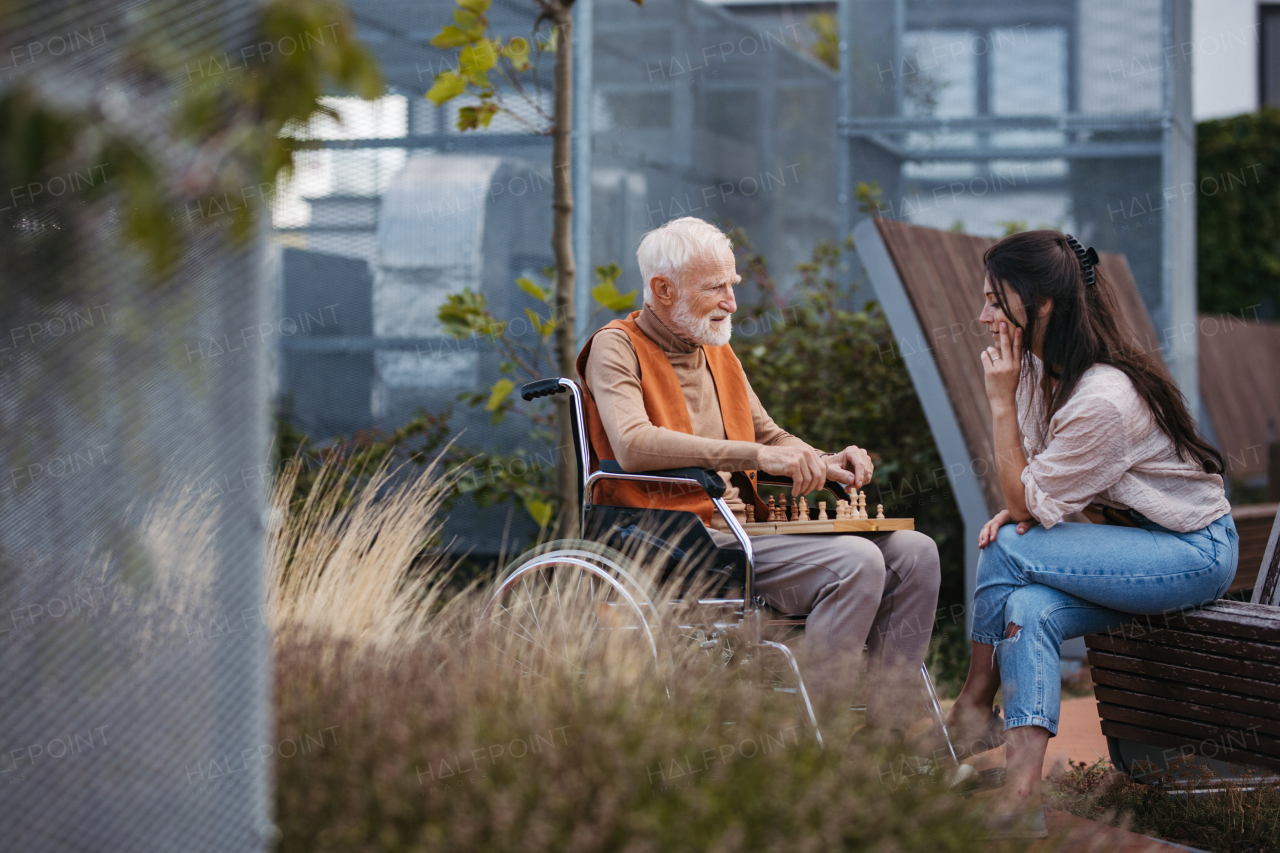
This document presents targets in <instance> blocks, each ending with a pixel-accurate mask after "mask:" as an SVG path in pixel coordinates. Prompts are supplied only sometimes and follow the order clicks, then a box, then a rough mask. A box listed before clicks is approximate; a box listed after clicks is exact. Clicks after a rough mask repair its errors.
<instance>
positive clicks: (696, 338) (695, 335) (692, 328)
mask: <svg viewBox="0 0 1280 853" xmlns="http://www.w3.org/2000/svg"><path fill="white" fill-rule="evenodd" d="M718 313H719V312H718V311H715V312H712V313H711V314H707V315H706V316H704V317H695V316H694V315H693V311H692V310H690V308H689V303H688V301H687V300H685V299H684V298H683V297H681V298H679V299H677V300H676V304H675V306H674V307H673V308H672V309H671V322H672V323H674V324H675V325H676V326H678V327H679V328H678V329H677V331H679V332H680V334H682V335H683V336H684V337H685V338H687V339H688V340H690V341H693V342H694V343H695V344H699V345H701V346H704V347H719V346H724V345H725V344H727V343H729V338H731V337H733V320H731V319H729V318H728V317H726V318H725V320H724V322H723V323H712V322H711V317H712V316H713V315H714V314H718Z"/></svg>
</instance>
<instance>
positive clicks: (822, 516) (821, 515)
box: [818, 501, 830, 521]
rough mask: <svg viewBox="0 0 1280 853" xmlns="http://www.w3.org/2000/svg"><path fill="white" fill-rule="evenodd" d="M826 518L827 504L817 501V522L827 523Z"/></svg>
mask: <svg viewBox="0 0 1280 853" xmlns="http://www.w3.org/2000/svg"><path fill="white" fill-rule="evenodd" d="M829 520H830V519H828V518H827V502H826V501H818V521H829Z"/></svg>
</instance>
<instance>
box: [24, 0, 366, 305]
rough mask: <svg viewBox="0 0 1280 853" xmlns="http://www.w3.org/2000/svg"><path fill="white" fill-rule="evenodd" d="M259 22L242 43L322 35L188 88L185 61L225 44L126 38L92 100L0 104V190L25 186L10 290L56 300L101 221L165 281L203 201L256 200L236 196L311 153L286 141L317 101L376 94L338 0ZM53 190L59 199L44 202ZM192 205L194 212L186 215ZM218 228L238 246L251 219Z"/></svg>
mask: <svg viewBox="0 0 1280 853" xmlns="http://www.w3.org/2000/svg"><path fill="white" fill-rule="evenodd" d="M259 15H260V17H259V20H258V24H257V27H256V32H255V33H254V34H253V36H252V37H251V38H250V39H249V40H248V42H249V43H256V44H261V43H267V44H269V45H270V44H275V43H278V42H280V41H281V40H282V39H286V38H296V37H298V35H299V34H300V33H309V32H323V33H326V34H331V36H332V37H329V36H328V35H327V36H326V37H325V38H324V39H322V40H318V41H316V40H312V41H311V42H309V44H308V49H306V50H295V51H294V52H293V53H291V54H285V53H284V52H283V51H280V50H274V51H268V52H263V53H262V54H260V55H259V58H258V60H255V62H254V66H253V68H252V69H251V71H250V72H245V73H240V74H232V73H228V72H227V70H225V69H223V70H220V71H218V72H217V73H215V74H212V75H210V76H205V74H204V72H203V71H202V72H201V79H200V81H199V84H198V85H189V84H190V83H191V79H190V77H191V71H190V68H191V64H192V63H193V62H194V63H195V64H197V65H202V60H203V59H204V58H205V57H206V56H210V57H212V56H221V57H224V58H225V56H226V54H225V53H224V51H225V50H226V48H227V46H226V45H224V44H220V43H209V44H204V45H199V46H195V47H193V46H192V45H190V44H189V43H184V44H183V47H182V51H181V53H179V51H178V49H177V48H176V47H175V46H174V43H172V42H170V41H165V40H156V39H151V40H150V41H148V40H145V39H142V38H137V39H135V42H136V44H137V45H138V47H136V49H134V50H131V51H129V52H127V54H126V55H122V58H121V63H122V67H121V69H120V71H119V81H117V82H116V84H115V85H114V86H108V87H106V88H105V89H104V91H103V92H101V93H100V94H101V96H100V97H94V98H92V99H88V100H82V101H79V102H77V101H76V100H75V99H74V97H67V96H64V94H63V93H59V94H58V95H57V96H55V95H54V94H52V92H53V91H54V90H55V89H56V88H57V83H58V81H57V80H56V79H36V77H35V76H34V75H33V76H32V78H31V79H29V80H27V81H24V82H22V83H19V84H18V85H16V86H14V87H12V88H10V89H9V90H8V91H6V92H5V93H4V94H3V95H2V96H0V185H3V186H6V187H14V188H20V189H23V190H24V192H21V193H19V195H20V196H22V198H15V199H14V201H16V202H18V204H17V205H16V206H17V208H18V209H17V211H16V212H15V213H14V214H11V215H10V216H9V217H7V218H5V219H4V220H0V228H3V229H4V234H3V237H4V239H0V246H2V247H3V248H0V253H3V254H0V262H3V264H4V267H5V269H6V272H7V274H8V278H9V279H10V281H11V282H12V281H21V282H22V283H23V284H25V285H27V289H28V290H31V291H33V293H34V294H36V295H43V296H45V297H49V296H51V295H54V296H56V294H50V293H49V292H48V289H49V287H50V286H51V285H50V283H51V282H56V281H59V280H60V279H61V278H63V276H60V275H59V273H60V272H65V271H66V270H67V269H68V268H69V264H70V263H72V261H74V259H75V257H76V252H75V247H76V246H77V245H80V244H81V241H82V240H83V239H84V238H85V237H86V236H88V235H89V234H90V233H92V232H93V231H94V230H95V229H96V228H98V227H99V225H100V224H101V223H103V222H108V223H112V224H113V225H114V226H115V228H114V230H116V231H118V233H119V234H120V236H121V237H122V238H123V239H124V240H125V241H126V242H127V243H129V244H130V245H133V246H135V247H136V248H138V249H139V250H141V251H142V253H143V254H144V255H145V257H146V258H147V260H148V261H149V265H150V269H151V272H152V273H153V274H154V275H155V276H156V277H163V276H165V275H167V274H169V273H172V272H173V271H174V270H175V269H176V267H177V265H178V264H179V263H180V262H181V260H182V258H183V256H184V252H185V248H186V246H187V244H188V243H189V242H190V240H191V238H192V236H193V232H194V231H195V230H196V226H198V225H202V224H208V223H207V222H205V221H204V220H205V219H206V217H205V216H204V208H205V203H206V202H211V201H213V200H217V199H228V198H229V199H235V200H243V202H244V203H246V204H248V205H249V206H250V207H252V208H257V207H259V206H260V205H262V204H263V203H265V198H264V197H261V196H262V195H263V194H261V193H246V192H245V190H246V189H256V188H260V187H264V186H266V187H270V186H273V185H274V182H275V181H276V180H277V177H278V175H279V174H287V173H288V170H289V168H290V166H291V165H292V162H293V155H294V152H295V151H297V150H298V149H299V148H302V147H308V146H309V145H310V143H306V142H300V141H298V140H296V139H294V138H293V137H292V135H291V133H292V132H294V131H296V130H298V129H300V128H302V127H303V126H304V125H305V124H306V122H307V121H308V120H309V119H310V118H311V117H312V116H314V115H317V114H328V115H333V111H332V110H331V109H329V108H327V107H324V106H323V105H321V104H320V100H319V99H320V98H321V96H322V95H332V94H337V93H340V92H346V93H353V94H356V95H359V96H361V97H364V98H377V97H381V96H382V95H383V93H384V88H383V84H382V77H381V73H380V72H379V70H378V66H377V63H376V62H375V60H374V58H373V56H372V54H371V53H369V52H368V51H367V50H366V49H365V48H364V47H363V46H362V45H360V43H359V42H357V41H356V39H355V28H354V24H353V23H352V21H351V16H350V14H349V13H348V11H347V9H346V7H345V5H343V4H342V3H341V2H338V0H269V2H266V3H264V4H262V6H261V11H260V13H259ZM143 17H145V16H143ZM138 20H141V18H139V19H138ZM0 41H3V39H2V38H0ZM193 57H198V60H197V59H194V58H193ZM209 61H210V64H211V67H212V63H214V62H216V60H215V59H212V58H211V59H210V60H209ZM219 67H220V66H219ZM184 77H185V78H187V79H185V80H184V79H183V78H184ZM126 80H127V81H128V82H127V83H126V82H124V81H126ZM104 82H111V81H109V80H108V81H104ZM175 94H176V96H177V104H176V107H175V106H174V100H173V95H175ZM57 181H63V182H64V183H59V184H56V186H57V187H64V186H65V189H64V190H63V191H62V192H58V193H55V192H53V189H52V188H53V187H54V186H55V184H54V182H57ZM197 205H199V208H200V210H201V216H200V217H193V216H192V215H191V214H190V211H191V210H192V209H193V208H194V207H195V206H197ZM227 221H229V222H230V223H231V225H232V227H231V228H230V229H228V230H229V231H230V232H231V234H232V236H233V237H241V238H242V237H243V236H245V235H246V234H248V233H249V232H250V230H251V229H252V227H253V222H254V217H252V216H241V217H229V218H228V220H227Z"/></svg>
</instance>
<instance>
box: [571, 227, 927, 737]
mask: <svg viewBox="0 0 1280 853" xmlns="http://www.w3.org/2000/svg"><path fill="white" fill-rule="evenodd" d="M637 256H638V260H639V263H640V274H641V276H642V277H643V278H644V307H643V309H642V310H640V311H637V312H634V313H632V314H631V315H630V316H629V317H627V318H626V319H623V320H615V321H613V322H612V323H609V324H608V325H607V326H605V327H604V328H603V329H601V330H600V331H598V332H597V333H596V334H595V335H593V336H592V337H591V339H590V340H588V341H587V343H586V345H585V346H584V347H583V349H582V352H581V353H580V354H579V356H578V362H577V364H578V372H579V374H580V375H581V376H582V379H583V382H584V385H585V388H586V392H587V393H586V410H587V411H586V415H587V430H588V432H589V434H590V436H591V442H592V446H593V450H594V453H595V455H596V456H597V458H600V459H608V458H613V459H615V460H616V461H617V462H618V464H620V465H621V466H622V467H623V468H624V469H626V470H627V471H633V472H639V471H651V470H656V469H660V468H679V467H685V466H696V467H702V468H713V469H715V470H716V471H720V472H724V473H722V475H721V476H724V477H725V478H726V480H730V477H731V476H732V479H731V480H730V482H731V483H732V485H734V486H736V487H737V488H736V489H734V488H731V489H730V494H729V495H727V497H730V498H736V497H737V496H738V495H739V494H740V495H741V497H742V499H743V500H749V501H752V502H754V503H756V506H757V517H763V516H762V515H760V514H759V513H761V512H762V511H763V505H762V504H760V503H759V499H758V496H757V495H756V494H755V489H754V479H755V472H756V471H757V470H761V471H765V472H768V473H771V474H785V475H787V476H789V477H791V478H792V479H793V481H794V488H793V491H794V492H795V493H796V494H805V493H808V492H811V491H813V490H816V489H820V488H822V486H823V483H824V481H825V480H834V481H837V482H840V483H845V484H848V485H851V486H855V487H861V486H863V485H865V484H866V483H867V482H868V481H870V479H871V474H872V463H871V459H870V457H869V456H868V455H867V452H866V451H865V450H862V449H861V448H859V447H853V446H850V447H846V448H845V449H844V450H841V451H839V452H838V453H823V452H821V451H819V450H816V449H814V448H813V447H810V446H809V445H808V444H806V443H805V442H804V441H802V440H800V439H799V438H796V437H795V436H793V435H790V434H788V433H787V432H786V431H784V430H783V429H781V428H780V427H779V426H778V425H777V424H775V423H774V422H773V420H772V419H771V418H770V417H769V414H768V413H767V412H766V411H765V410H764V407H763V406H761V404H760V401H759V399H757V397H756V394H755V392H754V391H753V390H752V388H751V385H750V383H749V382H748V381H747V378H746V376H745V374H744V373H743V370H742V365H741V364H740V363H739V361H738V359H737V357H736V356H735V355H734V354H733V351H732V350H731V349H730V347H729V346H728V344H729V337H730V335H731V331H732V330H731V326H730V322H731V321H730V315H732V314H733V312H734V311H735V310H736V309H737V302H736V301H735V300H734V293H733V288H734V285H735V284H737V283H738V282H739V281H740V280H741V277H740V276H739V275H738V274H737V270H736V263H735V259H734V255H733V250H732V248H731V247H730V245H729V240H728V238H727V237H726V236H725V235H724V234H723V233H722V232H721V231H720V230H719V229H717V228H716V227H714V226H712V225H710V224H708V223H706V222H704V221H702V220H700V219H697V218H694V217H686V218H684V219H677V220H674V221H672V222H668V223H667V224H666V225H663V226H662V227H660V228H658V229H656V230H654V231H650V232H649V233H648V234H646V235H645V236H644V239H643V240H642V241H641V242H640V249H639V251H638V253H637ZM731 472H739V473H737V474H732V475H731ZM596 500H597V502H599V503H602V504H612V505H623V506H644V507H662V508H666V509H684V510H689V511H692V512H696V513H698V514H699V516H701V517H702V519H703V521H704V523H706V522H710V520H711V515H712V512H713V510H712V507H711V503H710V501H709V500H707V499H706V497H705V495H703V494H701V493H696V494H695V493H684V494H674V495H673V493H672V491H671V489H670V488H669V487H668V488H666V489H659V488H657V487H655V486H648V487H646V486H645V485H643V484H638V483H625V482H614V483H610V482H608V481H606V482H604V483H601V484H599V485H598V486H597V493H596ZM712 536H713V538H715V539H716V542H717V544H719V545H720V546H721V547H725V546H732V545H733V544H734V543H735V541H736V540H734V539H733V537H732V536H730V535H729V534H726V533H723V532H719V531H712ZM752 544H753V547H754V550H755V567H756V590H757V591H758V593H759V594H761V595H763V596H764V597H765V599H766V601H768V602H769V604H770V605H771V606H773V607H774V608H776V609H778V610H782V611H784V612H787V613H807V614H808V620H807V625H806V629H805V631H806V644H807V645H808V647H809V649H808V651H809V655H810V658H811V661H813V662H815V663H817V664H818V665H819V666H822V667H825V672H824V673H823V674H822V677H823V679H824V680H827V681H831V680H832V679H835V680H845V679H843V678H840V676H841V674H844V675H847V674H848V670H849V669H850V668H851V664H852V663H853V661H855V660H856V659H857V656H858V655H859V653H860V652H861V651H862V648H863V644H864V643H865V644H867V645H868V647H869V650H870V655H871V659H870V661H869V665H870V666H871V668H872V670H873V674H874V675H875V676H876V677H877V679H878V681H879V683H881V684H885V685H886V686H887V684H888V683H889V682H893V683H894V684H897V685H901V684H903V683H904V681H905V680H906V679H907V678H908V677H910V678H914V672H916V671H918V670H919V667H920V664H921V662H922V661H923V660H924V656H925V651H926V648H927V646H928V643H929V636H930V633H931V628H932V623H933V615H934V609H935V607H936V606H937V599H938V585H939V579H940V578H939V568H938V551H937V547H936V546H935V544H934V542H933V540H932V539H930V538H929V537H927V536H925V535H924V534H922V533H918V532H915V531H898V532H893V533H873V534H867V535H858V536H853V535H848V536H830V535H827V536H822V535H819V536H800V535H796V536H791V535H786V536H760V537H757V538H755V539H754V540H753V541H752ZM815 659H816V660H815ZM890 675H893V676H895V677H894V678H889V676H890ZM894 692H896V691H889V690H879V691H876V694H875V695H873V696H872V697H871V699H872V702H871V711H872V717H873V721H875V722H878V723H881V724H883V725H886V726H888V727H891V728H900V727H901V725H900V722H901V721H899V720H896V719H894V716H895V713H896V714H900V713H901V708H900V707H898V708H897V709H895V708H894V707H893V706H892V705H891V704H890V700H888V699H886V698H884V697H888V696H889V695H891V694H892V693H894ZM877 695H878V696H879V697H881V698H880V701H876V696H877ZM893 701H895V702H896V700H893ZM877 706H878V709H877ZM877 718H878V719H877Z"/></svg>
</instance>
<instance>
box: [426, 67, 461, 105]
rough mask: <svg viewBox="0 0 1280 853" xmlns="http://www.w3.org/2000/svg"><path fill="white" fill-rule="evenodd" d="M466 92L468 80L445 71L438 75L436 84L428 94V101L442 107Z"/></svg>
mask: <svg viewBox="0 0 1280 853" xmlns="http://www.w3.org/2000/svg"><path fill="white" fill-rule="evenodd" d="M466 90H467V78H465V77H463V76H462V75H461V74H455V73H453V72H452V71H445V72H444V73H442V74H437V75H436V79H435V84H434V85H432V87H431V90H430V91H429V92H427V100H429V101H431V103H433V104H435V105H436V106H440V105H441V104H443V103H444V102H445V101H448V100H451V99H453V98H456V97H457V96H458V95H461V94H462V93H463V92H465V91H466Z"/></svg>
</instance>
